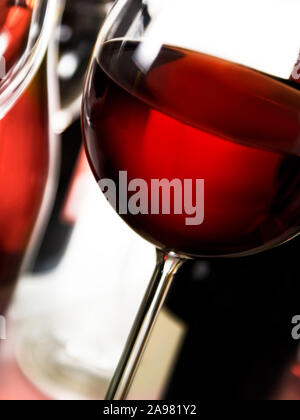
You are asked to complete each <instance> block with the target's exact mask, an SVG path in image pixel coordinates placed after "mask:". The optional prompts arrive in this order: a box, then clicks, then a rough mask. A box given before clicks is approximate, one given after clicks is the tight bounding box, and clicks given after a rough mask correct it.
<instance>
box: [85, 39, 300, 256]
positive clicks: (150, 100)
mask: <svg viewBox="0 0 300 420" xmlns="http://www.w3.org/2000/svg"><path fill="white" fill-rule="evenodd" d="M137 47H138V43H137V42H131V41H120V40H112V41H107V42H105V43H104V44H103V46H102V50H101V53H100V57H99V58H98V59H95V61H94V63H93V65H92V69H91V71H90V74H89V78H88V81H87V85H86V86H87V87H86V95H85V101H84V106H83V111H84V118H83V131H84V136H85V143H86V149H87V154H88V158H89V161H90V164H91V166H92V169H93V172H94V175H95V177H96V179H97V180H100V179H103V178H109V179H113V180H114V181H115V183H116V185H117V186H118V182H119V172H120V171H127V175H128V182H129V181H130V180H133V179H137V178H139V179H143V180H145V181H146V182H147V183H148V184H149V185H150V183H151V180H152V179H168V180H173V179H180V180H182V182H183V181H184V180H185V179H192V180H196V179H204V181H205V202H204V207H205V217H204V222H203V223H202V224H200V225H198V226H188V225H186V223H185V220H186V214H180V215H179V214H175V212H174V213H171V214H170V215H164V214H150V213H149V214H138V215H132V214H129V213H128V214H126V215H122V216H121V217H123V218H124V220H125V221H126V222H127V223H128V224H129V225H130V226H131V227H132V228H133V229H134V230H135V231H136V232H138V233H139V234H140V235H141V236H143V237H144V238H146V239H148V240H149V241H151V242H152V243H154V244H155V245H157V246H158V247H159V248H162V249H164V250H168V251H176V252H178V253H182V254H187V255H211V256H217V255H234V254H243V253H247V252H248V251H250V250H251V251H253V250H256V249H257V250H262V249H264V248H267V247H270V246H274V245H278V244H280V243H282V242H283V241H285V240H287V239H289V238H290V237H291V236H293V235H295V234H296V233H297V231H298V230H299V221H300V159H299V154H300V130H299V128H300V125H299V123H300V119H299V111H300V91H299V85H298V84H297V83H296V82H295V81H293V80H282V79H278V78H274V77H271V76H269V75H267V74H264V73H261V72H258V71H255V70H252V69H250V68H247V67H244V66H241V65H237V64H234V63H231V62H228V61H224V60H221V59H218V58H215V57H212V56H208V55H205V54H201V53H198V52H193V51H190V50H185V49H181V48H176V47H171V46H168V45H165V46H163V47H162V49H161V50H160V53H159V55H158V57H157V59H156V60H155V62H154V64H153V65H152V67H151V69H150V71H149V72H148V73H147V74H144V73H143V72H142V71H141V70H140V68H139V67H138V66H137V65H136V64H135V57H134V54H135V51H136V49H137ZM295 59H296V57H295ZM148 193H149V192H148ZM149 194H150V193H149ZM129 197H130V194H129ZM150 198H151V197H150V195H149V196H148V200H150ZM171 209H172V206H171Z"/></svg>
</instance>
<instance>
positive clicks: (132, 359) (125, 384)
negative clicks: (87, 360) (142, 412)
mask: <svg viewBox="0 0 300 420" xmlns="http://www.w3.org/2000/svg"><path fill="white" fill-rule="evenodd" d="M185 261H186V260H185V259H183V258H180V257H177V256H176V255H173V254H168V253H165V252H163V251H160V250H157V263H156V268H155V271H154V273H153V276H152V279H151V282H150V284H149V286H148V289H147V291H146V294H145V296H144V299H143V302H142V304H141V306H140V309H139V312H138V314H137V317H136V319H135V322H134V325H133V327H132V329H131V332H130V334H129V337H128V340H127V343H126V346H125V350H124V352H123V354H122V357H121V359H120V362H119V364H118V367H117V369H116V372H115V374H114V377H113V379H112V381H111V384H110V387H109V389H108V392H107V395H106V398H105V399H106V400H110V401H111V400H125V399H126V397H127V395H128V392H129V390H130V386H131V384H132V381H133V379H134V376H135V374H136V371H137V368H138V365H139V363H140V361H141V358H142V356H143V353H144V351H145V348H146V345H147V343H148V340H149V337H150V334H151V332H152V329H153V327H154V325H155V321H156V319H157V317H158V315H159V312H160V310H161V308H162V306H163V304H164V302H165V299H166V297H167V294H168V291H169V288H170V286H171V284H172V280H173V278H174V276H175V274H176V272H177V271H178V269H179V268H180V267H181V266H182V264H183V263H184V262H185Z"/></svg>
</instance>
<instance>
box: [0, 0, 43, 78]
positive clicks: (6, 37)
mask: <svg viewBox="0 0 300 420" xmlns="http://www.w3.org/2000/svg"><path fill="white" fill-rule="evenodd" d="M34 3H35V0H21V1H12V0H0V56H2V57H4V58H5V62H6V71H8V70H9V69H10V68H11V67H12V66H13V65H14V64H15V63H16V62H17V61H18V59H19V58H20V57H21V55H22V53H23V52H24V50H25V47H26V45H27V39H28V35H29V29H30V23H31V17H32V11H33V7H34Z"/></svg>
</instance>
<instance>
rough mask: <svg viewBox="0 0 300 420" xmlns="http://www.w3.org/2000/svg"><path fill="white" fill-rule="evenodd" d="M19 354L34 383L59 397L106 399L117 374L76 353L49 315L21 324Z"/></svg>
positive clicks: (25, 372)
mask: <svg viewBox="0 0 300 420" xmlns="http://www.w3.org/2000/svg"><path fill="white" fill-rule="evenodd" d="M48 319H49V318H48ZM16 357H17V361H18V364H19V366H20V368H21V370H22V372H23V373H24V374H25V376H26V377H27V378H28V379H29V380H30V382H31V383H32V384H33V385H34V386H36V387H37V388H38V389H40V390H41V391H42V392H43V393H44V394H46V395H47V396H49V397H50V398H53V399H56V400H65V399H68V400H70V399H71V400H85V399H87V400H102V399H104V396H105V393H106V391H107V388H108V386H109V382H110V379H111V377H112V374H113V371H112V370H105V369H101V368H99V367H98V366H95V365H92V364H90V365H89V364H88V363H87V361H86V360H84V361H83V360H80V359H79V358H76V357H75V356H72V354H71V353H70V352H69V351H68V346H67V344H66V342H64V341H63V340H60V339H59V337H57V336H56V335H54V334H53V329H52V325H51V322H49V321H48V320H47V317H45V318H40V319H39V320H37V319H34V320H32V322H29V321H28V320H27V322H26V324H25V325H24V324H23V325H22V326H21V327H20V330H19V331H18V341H17V343H16Z"/></svg>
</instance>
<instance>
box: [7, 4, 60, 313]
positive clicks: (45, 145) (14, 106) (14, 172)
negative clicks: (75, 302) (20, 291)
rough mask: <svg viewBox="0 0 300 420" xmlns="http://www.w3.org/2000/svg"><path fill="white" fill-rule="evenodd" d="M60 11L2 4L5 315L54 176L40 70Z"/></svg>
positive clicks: (43, 77)
mask: <svg viewBox="0 0 300 420" xmlns="http://www.w3.org/2000/svg"><path fill="white" fill-rule="evenodd" d="M55 10H56V1H51V2H47V1H32V0H26V1H25V0H24V1H12V0H10V1H8V0H7V1H6V0H5V1H4V0H1V1H0V16H1V18H0V73H1V74H0V174H1V181H0V193H1V197H2V199H1V204H0V313H1V314H3V313H4V312H5V311H6V309H7V306H8V303H9V300H10V297H11V295H12V292H13V289H14V285H15V281H16V279H17V277H18V275H19V272H20V269H21V266H22V263H23V261H24V256H25V251H26V250H27V246H28V245H29V240H30V237H31V234H32V231H33V228H34V225H35V222H36V220H37V217H38V214H39V210H40V208H41V203H42V199H43V195H44V191H45V187H46V183H47V178H48V174H49V155H50V151H51V150H50V149H51V146H50V145H49V138H48V101H47V78H46V69H45V66H42V67H41V68H40V71H39V73H38V74H37V70H38V69H39V67H40V65H41V63H42V60H43V57H44V52H45V50H46V46H47V42H48V38H49V36H50V33H51V30H52V27H53V23H54V20H55ZM34 76H36V77H35V79H34V81H32V79H33V77H34ZM31 82H32V83H31ZM29 85H30V86H29ZM27 88H28V89H27ZM25 89H26V91H25ZM21 94H23V95H21ZM17 100H18V101H17Z"/></svg>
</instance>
